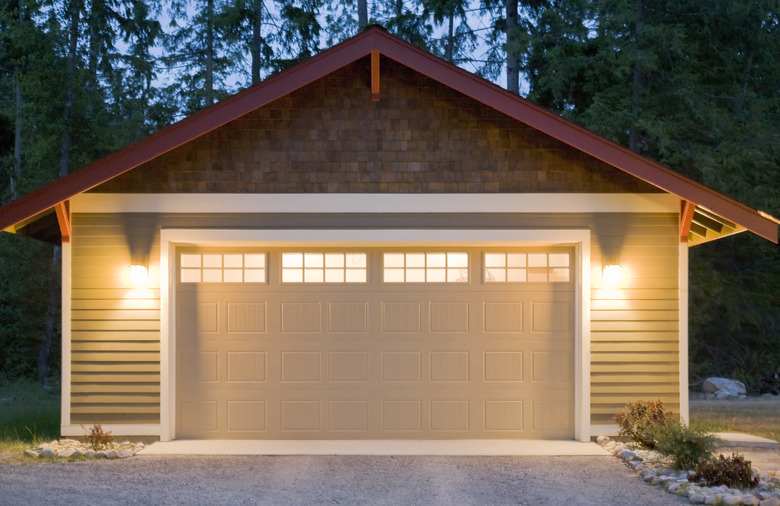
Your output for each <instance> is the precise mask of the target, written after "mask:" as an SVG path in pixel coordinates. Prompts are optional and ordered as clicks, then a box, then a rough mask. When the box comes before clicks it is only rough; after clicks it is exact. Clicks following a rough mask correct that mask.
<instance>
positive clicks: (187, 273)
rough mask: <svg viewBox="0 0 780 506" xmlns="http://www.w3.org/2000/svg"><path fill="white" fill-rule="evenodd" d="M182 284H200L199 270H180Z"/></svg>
mask: <svg viewBox="0 0 780 506" xmlns="http://www.w3.org/2000/svg"><path fill="white" fill-rule="evenodd" d="M181 282H182V283H200V269H182V270H181Z"/></svg>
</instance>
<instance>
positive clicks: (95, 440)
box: [81, 423, 114, 450]
mask: <svg viewBox="0 0 780 506" xmlns="http://www.w3.org/2000/svg"><path fill="white" fill-rule="evenodd" d="M81 428H82V429H84V430H87V431H88V432H87V434H85V435H84V439H85V440H86V442H87V443H88V444H89V445H90V446H91V447H92V448H93V449H94V450H103V449H105V448H106V447H107V446H108V445H110V444H111V443H112V442H113V440H114V438H112V437H111V431H108V432H104V431H103V427H101V426H100V424H99V423H96V424H95V425H93V426H92V427H90V428H89V429H86V428H85V427H84V426H83V425H82V426H81Z"/></svg>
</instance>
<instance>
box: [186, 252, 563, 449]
mask: <svg viewBox="0 0 780 506" xmlns="http://www.w3.org/2000/svg"><path fill="white" fill-rule="evenodd" d="M176 258H177V269H176V273H177V274H176V314H175V318H176V336H175V347H176V437H177V438H210V439H214V438H216V439H459V438H464V439H485V438H500V439H505V438H532V439H560V438H566V439H570V438H573V437H574V416H573V413H574V374H573V371H574V352H573V350H574V338H573V335H574V332H573V327H574V309H575V304H574V280H575V278H576V273H575V272H574V267H573V266H574V259H573V249H572V248H545V249H540V248H523V249H520V248H501V247H480V248H475V247H459V246H457V245H455V246H449V247H446V248H419V247H409V248H404V247H392V248H388V247H365V248H340V247H337V246H323V247H321V248H307V249H301V248H295V247H291V248H263V247H258V248H241V249H235V248H192V247H191V248H178V249H177V255H176Z"/></svg>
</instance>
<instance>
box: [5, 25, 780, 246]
mask: <svg viewBox="0 0 780 506" xmlns="http://www.w3.org/2000/svg"><path fill="white" fill-rule="evenodd" d="M372 51H379V52H380V53H381V54H383V55H384V56H386V57H388V58H391V59H393V60H395V61H397V62H398V63H401V64H402V65H405V66H407V67H409V68H411V69H413V70H415V71H417V72H419V73H421V74H423V75H425V76H427V77H429V78H431V79H433V80H436V81H438V82H440V83H442V84H443V85H445V86H448V87H450V88H452V89H454V90H456V91H459V92H461V93H463V94H464V95H466V96H469V97H471V98H473V99H474V100H477V101H479V102H481V103H483V104H485V105H487V106H489V107H492V108H494V109H496V110H498V111H501V112H502V113H504V114H506V115H508V116H510V117H512V118H514V119H516V120H518V121H521V122H523V123H525V124H527V125H529V126H531V127H533V128H535V129H537V130H539V131H541V132H543V133H545V134H547V135H550V136H551V137H554V138H556V139H558V140H560V141H562V142H564V143H566V144H568V145H570V146H572V147H574V148H577V149H579V150H581V151H583V152H585V153H587V154H589V155H591V156H593V157H595V158H597V159H599V160H601V161H603V162H605V163H608V164H610V165H613V166H614V167H616V168H618V169H621V170H623V171H625V172H627V173H629V174H631V175H633V176H635V177H638V178H640V179H642V180H644V181H646V182H648V183H650V184H652V185H654V186H656V187H658V188H661V189H662V190H665V191H667V192H669V193H672V194H675V195H677V196H679V197H681V198H683V199H685V200H688V201H691V202H693V203H695V204H697V205H700V206H703V207H705V208H707V209H709V210H710V211H713V212H715V213H716V214H719V215H722V216H723V217H724V218H727V219H729V220H732V221H734V222H736V223H739V224H740V225H742V226H744V227H745V228H747V229H748V230H751V231H752V232H754V233H756V234H758V235H760V236H762V237H764V238H766V239H769V240H771V241H773V242H777V240H778V237H777V222H776V221H775V220H772V219H771V218H768V217H765V216H762V215H761V214H759V213H758V212H757V211H755V210H754V209H751V208H750V207H748V206H745V205H744V204H741V203H739V202H737V201H735V200H732V199H730V198H728V197H726V196H725V195H722V194H720V193H719V192H716V191H715V190H712V189H710V188H707V187H706V186H704V185H702V184H699V183H697V182H695V181H693V180H690V179H688V178H686V177H684V176H682V175H681V174H678V173H677V172H674V171H672V170H670V169H668V168H666V167H664V166H662V165H660V164H657V163H655V162H653V161H651V160H649V159H647V158H645V157H643V156H641V155H638V154H637V153H634V152H633V151H630V150H628V149H626V148H624V147H623V146H620V145H618V144H615V143H614V142H611V141H609V140H607V139H605V138H603V137H601V136H599V135H597V134H595V133H593V132H591V131H589V130H586V129H585V128H582V127H580V126H579V125H576V124H574V123H572V122H570V121H568V120H566V119H564V118H561V117H560V116H558V115H556V114H553V113H551V112H550V111H547V110H546V109H543V108H541V107H539V106H536V105H534V104H532V103H531V102H529V101H527V100H525V99H523V98H521V97H519V96H517V95H514V94H512V93H509V92H508V91H506V90H504V89H503V88H501V87H499V86H497V85H495V84H493V83H490V82H488V81H486V80H484V79H482V78H479V77H477V76H475V75H473V74H471V73H469V72H467V71H465V70H463V69H460V68H458V67H456V66H454V65H452V64H450V63H447V62H445V61H443V60H441V59H439V58H437V57H436V56H434V55H432V54H430V53H427V52H425V51H423V50H421V49H419V48H417V47H415V46H414V45H412V44H409V43H407V42H405V41H403V40H401V39H398V38H396V37H394V36H392V35H390V34H388V33H387V32H386V31H385V30H383V29H381V28H376V27H374V28H369V29H368V30H366V31H364V32H363V33H361V34H359V35H357V36H355V37H353V38H351V39H348V40H347V41H345V42H342V43H340V44H338V45H336V46H334V47H332V48H330V49H328V50H327V51H324V52H322V53H320V54H319V55H317V56H314V57H312V58H310V59H308V60H306V61H304V62H302V63H300V64H298V65H296V66H294V67H291V68H290V69H288V70H286V71H284V72H281V73H279V74H277V75H275V76H271V77H269V78H268V79H266V80H265V81H263V82H262V83H260V84H258V85H255V86H253V87H251V88H249V89H247V90H244V91H243V92H241V93H238V94H236V95H234V96H232V97H230V98H227V99H225V100H223V101H221V102H219V103H218V104H215V105H214V106H211V107H209V108H207V109H204V110H202V111H200V112H199V113H196V114H194V115H192V116H190V117H188V118H186V119H184V120H182V121H180V122H178V123H176V124H174V125H172V126H170V127H168V128H165V129H164V130H161V131H160V132H158V133H156V134H153V135H151V136H149V137H147V138H145V139H143V140H141V141H139V142H137V143H135V144H132V145H130V146H128V147H126V148H124V149H122V150H120V151H117V152H116V153H114V154H112V155H109V156H107V157H105V158H102V159H101V160H98V161H96V162H94V163H92V164H91V165H88V166H86V167H84V168H83V169H81V170H79V171H77V172H74V173H72V174H70V175H68V176H66V177H64V178H62V179H59V180H57V181H55V182H53V183H51V184H49V185H47V186H45V187H43V188H41V189H39V190H37V191H35V192H33V193H30V194H28V195H26V196H24V197H22V198H20V199H17V200H15V201H13V202H11V203H9V204H8V205H6V206H5V207H4V208H2V212H0V230H2V229H4V228H6V227H8V226H10V225H13V224H15V223H18V222H20V221H22V220H25V219H27V218H29V217H31V216H34V215H35V214H37V213H39V212H41V211H44V210H46V209H49V208H51V207H52V206H54V205H55V204H57V203H58V202H61V201H63V200H65V199H68V198H70V197H72V196H73V195H76V194H78V193H81V192H84V191H86V190H89V189H90V188H94V187H95V186H97V185H99V184H101V183H103V182H105V181H108V180H110V179H111V178H113V177H116V176H118V175H120V174H122V173H124V172H126V171H128V170H131V169H133V168H135V167H137V166H138V165H140V164H142V163H144V162H147V161H149V160H151V159H153V158H155V157H157V156H160V155H162V154H163V153H166V152H167V151H170V150H172V149H174V148H176V147H178V146H180V145H182V144H184V143H186V142H188V141H190V140H193V139H195V138H197V137H199V136H201V135H203V134H205V133H207V132H209V131H211V130H214V129H215V128H218V127H220V126H222V125H224V124H226V123H228V122H230V121H233V120H235V119H237V118H239V117H241V116H243V115H244V114H247V113H249V112H251V111H252V110H254V109H256V108H258V107H262V106H263V105H266V104H268V103H269V102H271V101H273V100H276V99H277V98H280V97H282V96H284V95H287V94H289V93H291V92H292V91H294V90H296V89H298V88H300V87H302V86H305V85H306V84H309V83H311V82H313V81H315V80H317V79H319V78H321V77H323V76H325V75H327V74H329V73H331V72H333V71H335V70H337V69H339V68H341V67H343V66H345V65H348V64H350V63H352V62H354V61H355V60H358V59H360V58H362V57H364V56H367V55H369V54H370V53H371V52H372Z"/></svg>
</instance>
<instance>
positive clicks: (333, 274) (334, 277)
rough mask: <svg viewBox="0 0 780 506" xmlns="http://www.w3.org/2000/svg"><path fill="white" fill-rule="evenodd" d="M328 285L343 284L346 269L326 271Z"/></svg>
mask: <svg viewBox="0 0 780 506" xmlns="http://www.w3.org/2000/svg"><path fill="white" fill-rule="evenodd" d="M325 282H326V283H343V282H344V269H325Z"/></svg>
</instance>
